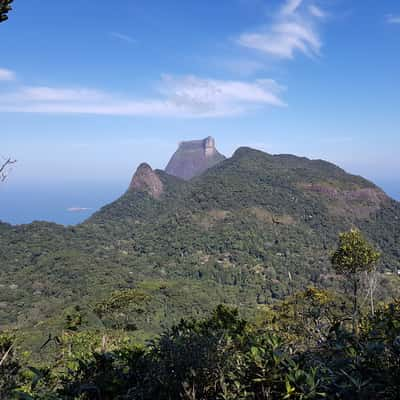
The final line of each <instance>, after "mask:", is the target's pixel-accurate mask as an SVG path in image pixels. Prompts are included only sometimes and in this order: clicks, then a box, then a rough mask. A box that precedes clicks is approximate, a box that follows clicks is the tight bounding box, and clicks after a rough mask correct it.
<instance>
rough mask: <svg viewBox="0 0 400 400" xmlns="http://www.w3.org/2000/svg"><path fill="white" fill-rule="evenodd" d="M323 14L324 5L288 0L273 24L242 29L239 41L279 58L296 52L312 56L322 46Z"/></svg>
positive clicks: (292, 55) (288, 57)
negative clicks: (248, 29) (322, 6)
mask: <svg viewBox="0 0 400 400" xmlns="http://www.w3.org/2000/svg"><path fill="white" fill-rule="evenodd" d="M324 16H325V13H324V11H323V10H322V9H320V8H319V7H317V6H316V5H314V4H309V2H308V1H306V0H287V1H286V2H285V3H284V4H283V6H282V7H281V8H280V9H279V10H278V11H277V12H276V14H275V15H274V16H273V18H272V21H270V24H268V25H267V26H265V27H264V28H262V29H259V30H257V31H253V32H245V33H243V34H242V35H240V37H239V38H238V39H237V43H238V44H239V45H241V46H243V47H247V48H249V49H253V50H257V51H259V52H261V53H264V54H266V55H269V56H271V57H275V58H280V59H292V58H294V55H295V53H296V52H301V53H303V54H306V55H307V56H310V57H313V56H316V55H319V54H320V49H321V47H322V42H321V39H320V35H319V32H318V29H317V28H318V22H319V21H320V20H321V19H322V18H323V17H324Z"/></svg>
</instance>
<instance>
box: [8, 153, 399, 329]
mask: <svg viewBox="0 0 400 400" xmlns="http://www.w3.org/2000/svg"><path fill="white" fill-rule="evenodd" d="M149 168H150V167H149V166H145V167H144V170H143V168H139V176H140V181H139V182H140V185H131V187H130V189H129V190H128V191H127V192H126V193H125V194H124V195H123V196H122V197H121V198H120V199H118V200H117V201H115V202H114V203H112V204H110V205H107V206H105V207H103V208H102V209H101V210H100V211H99V212H97V213H95V214H94V215H93V216H92V217H91V218H90V219H89V220H88V221H86V222H85V223H83V224H81V225H78V226H76V227H68V228H64V227H61V226H58V225H55V224H48V223H34V224H30V225H26V226H16V227H11V226H9V225H1V226H0V250H1V251H0V265H1V268H0V281H1V284H2V285H3V286H2V291H1V292H0V324H1V325H3V324H8V325H10V324H11V325H14V326H20V325H28V326H32V325H34V324H35V323H36V322H37V321H38V320H45V319H46V318H53V316H54V314H55V313H57V314H59V315H60V318H62V313H60V310H62V309H64V308H65V307H67V306H70V305H73V304H80V306H81V307H86V308H87V310H88V313H89V314H88V315H90V318H89V317H88V321H92V322H91V323H94V322H93V321H97V322H96V323H98V324H100V325H104V326H106V327H118V326H120V325H121V324H122V325H124V324H125V325H124V326H131V325H132V324H133V322H132V321H134V325H135V330H137V332H138V333H140V334H149V333H154V332H158V331H159V329H160V328H161V327H162V326H165V325H169V324H170V323H172V322H173V321H176V320H177V319H179V318H180V316H181V315H183V314H194V315H198V314H200V315H201V314H203V313H205V312H207V311H208V310H210V309H212V308H213V307H214V306H215V304H217V303H220V302H223V303H229V304H234V305H237V306H239V307H241V308H242V310H243V311H244V312H245V313H249V314H251V313H252V312H254V309H255V306H256V305H258V304H264V303H267V302H270V301H273V299H274V298H278V297H283V296H285V295H286V294H287V293H288V292H291V291H293V290H296V289H300V288H303V287H306V286H308V285H310V284H316V285H320V286H328V287H329V286H335V285H337V284H338V283H337V280H336V279H335V277H334V276H333V274H332V271H331V268H330V263H329V256H330V252H331V251H332V249H333V248H334V247H335V244H336V239H337V234H338V233H339V232H341V231H343V230H346V229H349V228H350V227H353V226H356V227H359V228H360V229H362V230H363V231H364V232H365V234H366V235H367V236H368V237H369V239H370V240H371V241H373V242H374V243H375V244H376V245H377V246H378V247H379V248H380V250H381V251H382V252H383V254H384V257H383V262H382V265H381V267H382V268H383V269H385V270H388V271H395V272H397V269H398V268H400V262H399V261H400V225H399V221H400V204H399V203H398V202H396V201H394V200H392V199H390V198H389V197H388V196H386V195H385V194H384V193H383V192H382V191H381V190H380V189H379V188H378V187H376V186H375V185H374V184H372V183H371V182H369V181H367V180H365V179H363V178H361V177H357V176H353V175H349V174H347V173H346V172H345V171H343V170H342V169H340V168H338V167H337V166H335V165H333V164H330V163H327V162H324V161H319V160H316V161H312V160H308V159H306V158H299V157H295V156H290V155H278V156H273V155H269V154H266V153H263V152H260V151H256V150H252V149H249V148H240V149H238V150H237V151H236V152H235V154H234V155H233V157H232V158H230V159H227V160H225V161H223V162H221V163H219V164H217V165H216V166H214V167H212V168H210V169H208V170H207V171H205V172H204V173H203V174H202V175H201V176H198V177H195V178H193V179H192V180H190V181H185V180H182V179H178V178H176V177H173V176H171V175H168V174H167V173H165V172H163V171H159V170H156V171H153V170H151V168H150V169H149ZM143 171H144V172H145V173H143ZM154 174H155V175H154ZM135 176H138V175H135ZM134 181H135V179H134ZM136 182H138V181H137V180H136ZM154 182H156V183H157V184H156V185H155V186H154V185H153V186H152V184H154ZM149 187H156V188H160V187H162V192H160V191H159V190H157V192H156V194H157V195H156V196H154V193H153V192H152V191H149ZM289 272H290V274H289ZM289 275H290V276H291V277H292V280H290V279H289ZM389 278H390V277H389ZM389 278H387V281H385V284H386V285H389V284H390V280H391V278H390V279H389ZM393 278H394V277H393ZM115 290H135V291H138V292H139V293H142V294H143V296H144V297H143V296H139V297H140V298H141V299H142V300H140V301H141V303H140V304H139V303H135V302H134V303H133V304H131V305H129V306H128V308H127V310H124V312H118V313H115V314H114V313H110V314H109V315H98V314H96V312H95V310H96V304H98V303H99V302H100V303H101V302H104V301H107V298H109V297H110V296H111V293H112V292H113V291H115ZM385 290H387V294H388V293H390V291H391V290H392V289H391V287H390V286H386V287H385ZM135 293H136V292H135ZM144 298H145V299H146V300H143V299H144ZM121 314H122V315H124V317H121ZM121 318H126V320H125V319H124V320H123V321H120V319H121ZM54 323H55V322H54ZM58 323H59V322H58ZM88 323H89V322H88Z"/></svg>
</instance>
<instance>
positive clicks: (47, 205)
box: [0, 180, 400, 225]
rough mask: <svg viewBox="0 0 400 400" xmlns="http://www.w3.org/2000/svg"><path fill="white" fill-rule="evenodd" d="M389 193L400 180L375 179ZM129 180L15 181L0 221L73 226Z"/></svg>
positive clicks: (7, 189)
mask: <svg viewBox="0 0 400 400" xmlns="http://www.w3.org/2000/svg"><path fill="white" fill-rule="evenodd" d="M374 183H376V184H377V185H378V186H380V187H381V188H382V189H383V190H384V191H385V192H386V193H387V194H388V195H390V196H391V197H392V198H394V199H396V200H398V201H400V181H398V182H394V181H389V180H381V181H378V180H375V181H374ZM128 184H129V182H124V181H119V182H112V183H110V182H108V183H107V182H106V183H102V182H94V183H93V182H90V183H88V182H79V183H73V182H68V184H66V183H56V184H42V185H38V184H33V183H32V184H27V185H22V184H21V183H18V184H16V183H13V182H12V181H11V180H10V181H9V182H7V183H6V184H2V185H1V188H0V220H1V221H3V222H8V223H11V224H26V223H30V222H32V221H37V220H39V221H49V222H56V223H59V224H63V225H74V224H77V223H80V222H82V221H84V220H85V219H87V218H88V217H90V215H91V214H93V213H94V212H95V211H97V210H98V209H99V208H101V207H102V206H104V205H106V204H108V203H110V202H112V201H114V200H116V199H117V198H118V197H119V196H121V195H122V194H123V193H124V192H125V190H126V189H127V188H128Z"/></svg>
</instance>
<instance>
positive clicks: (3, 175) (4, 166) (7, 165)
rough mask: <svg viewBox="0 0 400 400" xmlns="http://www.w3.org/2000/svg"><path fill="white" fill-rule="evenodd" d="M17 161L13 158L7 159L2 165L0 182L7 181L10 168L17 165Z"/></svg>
mask: <svg viewBox="0 0 400 400" xmlns="http://www.w3.org/2000/svg"><path fill="white" fill-rule="evenodd" d="M16 162H17V160H13V159H12V158H7V159H6V160H5V161H3V163H2V164H0V182H4V181H5V180H6V179H7V176H8V173H9V171H10V169H9V168H10V166H11V165H13V164H15V163H16Z"/></svg>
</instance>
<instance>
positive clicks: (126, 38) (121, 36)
mask: <svg viewBox="0 0 400 400" xmlns="http://www.w3.org/2000/svg"><path fill="white" fill-rule="evenodd" d="M110 35H111V36H112V37H113V38H115V39H119V40H122V41H124V42H128V43H136V40H135V39H134V38H133V37H131V36H129V35H126V34H124V33H120V32H110Z"/></svg>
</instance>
